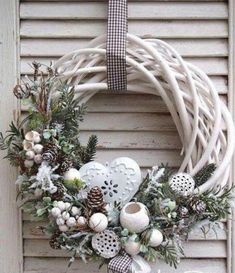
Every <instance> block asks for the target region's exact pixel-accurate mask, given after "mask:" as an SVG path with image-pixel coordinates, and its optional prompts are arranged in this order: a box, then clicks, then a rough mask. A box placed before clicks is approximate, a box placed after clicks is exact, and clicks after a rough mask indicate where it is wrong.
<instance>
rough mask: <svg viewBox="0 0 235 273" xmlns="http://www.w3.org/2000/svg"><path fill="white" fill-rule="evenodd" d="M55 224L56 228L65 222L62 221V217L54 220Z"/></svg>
mask: <svg viewBox="0 0 235 273" xmlns="http://www.w3.org/2000/svg"><path fill="white" fill-rule="evenodd" d="M56 224H57V225H58V226H62V225H64V224H65V220H64V219H63V218H62V217H58V218H57V219H56Z"/></svg>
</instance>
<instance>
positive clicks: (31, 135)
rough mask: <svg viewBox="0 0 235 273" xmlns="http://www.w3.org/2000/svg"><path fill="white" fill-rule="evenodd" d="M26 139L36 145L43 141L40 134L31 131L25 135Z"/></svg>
mask: <svg viewBox="0 0 235 273" xmlns="http://www.w3.org/2000/svg"><path fill="white" fill-rule="evenodd" d="M25 139H26V140H28V141H32V142H35V143H39V142H40V141H41V137H40V134H39V133H38V132H37V131H29V132H28V133H26V134H25Z"/></svg>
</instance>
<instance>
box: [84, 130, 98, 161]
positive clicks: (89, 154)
mask: <svg viewBox="0 0 235 273" xmlns="http://www.w3.org/2000/svg"><path fill="white" fill-rule="evenodd" d="M97 143H98V138H97V136H96V135H91V136H90V137H89V140H88V143H87V147H86V151H85V154H86V156H85V158H84V163H87V162H89V161H91V160H93V158H94V156H95V154H96V146H97Z"/></svg>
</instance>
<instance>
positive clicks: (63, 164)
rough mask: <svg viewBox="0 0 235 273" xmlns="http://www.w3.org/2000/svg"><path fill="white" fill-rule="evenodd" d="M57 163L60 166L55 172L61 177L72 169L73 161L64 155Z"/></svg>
mask: <svg viewBox="0 0 235 273" xmlns="http://www.w3.org/2000/svg"><path fill="white" fill-rule="evenodd" d="M58 163H59V164H60V166H59V168H58V169H57V171H58V173H59V174H61V175H63V174H64V173H65V172H66V171H68V170H69V169H70V168H72V167H73V161H72V160H71V159H70V158H68V157H67V156H66V155H62V156H60V157H59V159H58Z"/></svg>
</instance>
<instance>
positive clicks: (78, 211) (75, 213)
mask: <svg viewBox="0 0 235 273" xmlns="http://www.w3.org/2000/svg"><path fill="white" fill-rule="evenodd" d="M80 213H81V209H79V208H77V207H75V206H73V207H72V208H71V214H72V215H73V216H76V215H79V214H80Z"/></svg>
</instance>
